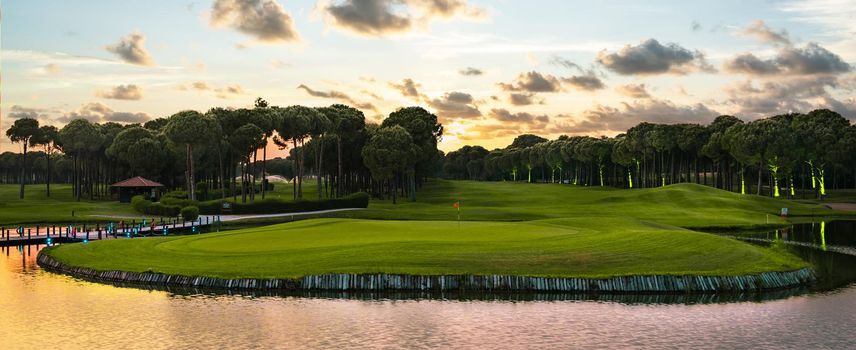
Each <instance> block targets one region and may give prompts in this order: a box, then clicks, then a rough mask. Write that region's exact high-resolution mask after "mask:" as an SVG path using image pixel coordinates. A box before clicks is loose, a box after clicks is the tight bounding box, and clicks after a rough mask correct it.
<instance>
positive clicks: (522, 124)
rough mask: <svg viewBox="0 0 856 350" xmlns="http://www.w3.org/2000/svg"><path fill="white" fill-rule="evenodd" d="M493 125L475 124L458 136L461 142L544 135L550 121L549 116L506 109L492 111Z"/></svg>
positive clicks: (490, 116)
mask: <svg viewBox="0 0 856 350" xmlns="http://www.w3.org/2000/svg"><path fill="white" fill-rule="evenodd" d="M488 116H489V119H490V120H491V121H492V123H488V124H473V125H471V126H469V127H467V128H466V130H465V132H463V133H459V134H457V135H456V136H457V137H458V138H459V139H461V140H483V139H490V138H497V137H507V136H516V135H520V134H523V133H528V132H533V133H543V131H544V129H545V127H546V126H547V124H548V123H549V121H550V117H549V116H547V115H534V114H530V113H527V112H519V113H512V112H510V111H508V110H506V109H502V108H495V109H491V111H490V113H489V114H488Z"/></svg>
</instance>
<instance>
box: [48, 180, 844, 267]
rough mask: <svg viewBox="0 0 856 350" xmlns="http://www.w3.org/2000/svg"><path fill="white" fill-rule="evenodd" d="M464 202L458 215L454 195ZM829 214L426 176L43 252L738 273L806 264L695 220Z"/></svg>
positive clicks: (134, 259) (198, 262)
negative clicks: (326, 204)
mask: <svg viewBox="0 0 856 350" xmlns="http://www.w3.org/2000/svg"><path fill="white" fill-rule="evenodd" d="M455 202H458V203H460V215H461V221H460V222H458V221H457V215H458V211H457V210H456V209H455V208H454V207H453V203H455ZM782 207H788V208H789V210H790V213H791V215H792V216H800V215H834V214H836V213H835V212H833V211H831V210H829V209H827V208H825V207H822V206H819V205H816V204H809V203H802V204H801V203H795V202H792V201H785V200H779V199H772V198H768V197H762V196H753V195H740V194H735V193H730V192H727V191H722V190H718V189H713V188H709V187H704V186H699V185H695V184H677V185H671V186H665V187H661V188H652V189H637V190H620V189H607V188H598V187H580V186H570V185H562V184H523V183H510V182H499V183H497V182H493V183H488V182H472V181H448V180H431V181H429V182H427V183H426V185H425V187H424V188H423V190H422V191H420V196H419V198H418V199H417V201H416V202H400V203H399V204H395V205H393V204H391V202H389V201H381V200H373V201H372V203H371V204H370V206H369V208H368V209H364V210H357V211H348V212H342V213H334V214H330V215H329V216H331V217H329V218H321V219H310V220H303V221H296V222H288V223H278V224H273V225H267V226H259V227H253V228H245V229H239V230H231V231H223V232H219V233H207V234H201V235H188V236H173V237H160V238H146V239H129V240H111V241H99V242H90V243H88V244H70V245H60V246H56V247H52V248H50V249H48V250H45V254H48V255H49V256H50V257H53V258H55V259H56V260H58V261H60V262H62V263H64V264H66V265H68V266H74V267H83V268H88V269H92V270H96V271H127V272H137V273H142V272H147V273H160V274H168V275H181V276H208V277H216V278H227V279H228V278H260V279H295V278H300V277H303V276H311V275H322V274H371V273H385V274H402V275H510V276H543V277H580V278H608V277H617V276H640V275H646V276H647V275H676V276H679V275H681V276H683V275H692V276H739V275H753V274H758V273H763V272H772V271H794V270H798V269H801V268H804V267H807V266H808V264H807V263H806V262H804V261H802V260H800V259H799V258H797V257H796V256H794V255H791V254H790V253H788V252H787V250H786V249H785V248H783V247H780V246H777V245H773V246H772V247H761V246H756V245H750V244H747V243H743V242H740V241H737V240H733V239H730V238H725V237H721V236H717V235H713V234H709V233H703V232H699V231H695V230H693V229H694V228H713V227H717V228H720V229H725V228H734V229H736V228H750V227H761V226H776V225H782V224H784V223H786V220H785V219H782V218H780V217H779V216H778V215H777V214H778V213H779V210H780V209H781V208H782Z"/></svg>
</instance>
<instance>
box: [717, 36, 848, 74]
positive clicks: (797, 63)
mask: <svg viewBox="0 0 856 350" xmlns="http://www.w3.org/2000/svg"><path fill="white" fill-rule="evenodd" d="M723 68H724V69H725V70H726V71H729V72H732V73H741V74H748V75H771V74H787V75H813V74H839V73H846V72H849V71H851V70H852V69H853V67H852V66H850V64H848V63H847V62H844V60H842V59H841V57H840V56H838V55H836V54H835V53H833V52H831V51H829V50H827V49H825V48H823V47H822V46H820V45H818V44H817V43H808V44H807V45H806V46H805V47H804V48H797V47H790V46H789V47H784V48H781V49H780V50H779V51H778V53H777V54H776V56H775V57H773V58H771V59H767V60H762V59H760V58H758V57H756V56H755V55H754V54H751V53H744V54H740V55H737V56H736V57H734V58H732V59H730V60H727V61H726V62H725V63H724V64H723Z"/></svg>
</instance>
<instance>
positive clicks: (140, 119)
mask: <svg viewBox="0 0 856 350" xmlns="http://www.w3.org/2000/svg"><path fill="white" fill-rule="evenodd" d="M74 119H86V120H89V121H91V122H93V123H100V122H116V123H145V122H146V121H148V120H150V119H151V116H149V115H148V114H146V113H130V112H116V111H114V110H113V109H112V108H110V107H109V106H107V105H105V104H103V103H101V102H91V103H87V104H84V105H82V106H80V108H78V109H77V110H76V111H73V112H71V113H68V114H66V115H64V116H62V117H60V118H57V121H59V122H63V123H68V122H70V121H72V120H74Z"/></svg>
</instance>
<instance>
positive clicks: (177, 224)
mask: <svg viewBox="0 0 856 350" xmlns="http://www.w3.org/2000/svg"><path fill="white" fill-rule="evenodd" d="M220 223H221V221H220V216H219V215H213V216H201V217H199V219H197V220H193V221H186V220H182V219H179V218H151V219H142V220H137V219H132V220H130V221H124V220H121V221H118V222H108V223H95V224H74V225H57V224H50V225H34V226H29V227H26V226H17V227H0V245H3V246H10V245H22V244H23V245H26V244H51V243H65V242H88V241H91V240H102V239H115V238H134V237H145V236H167V235H170V234H176V233H180V232H181V233H201V232H203V231H206V230H207V231H209V232H210V231H213V230H219V227H220Z"/></svg>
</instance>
